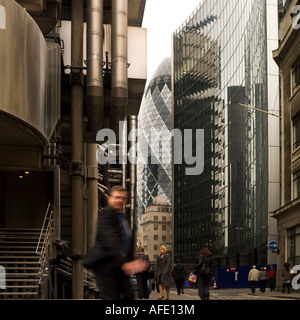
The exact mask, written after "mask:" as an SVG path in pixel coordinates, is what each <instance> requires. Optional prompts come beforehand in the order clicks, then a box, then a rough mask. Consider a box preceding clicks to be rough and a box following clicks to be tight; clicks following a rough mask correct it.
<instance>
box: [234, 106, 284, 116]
mask: <svg viewBox="0 0 300 320" xmlns="http://www.w3.org/2000/svg"><path fill="white" fill-rule="evenodd" d="M239 104H240V105H241V106H243V107H246V108H249V109H252V110H256V111H261V112H263V113H266V114H268V115H270V116H274V117H277V118H280V119H282V116H279V115H278V114H274V113H271V112H268V111H265V110H262V109H258V108H254V107H251V106H248V105H246V104H244V103H239Z"/></svg>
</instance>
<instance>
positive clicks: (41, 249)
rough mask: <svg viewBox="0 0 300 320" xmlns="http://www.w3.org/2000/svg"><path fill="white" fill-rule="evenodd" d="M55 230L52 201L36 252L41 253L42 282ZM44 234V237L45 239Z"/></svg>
mask: <svg viewBox="0 0 300 320" xmlns="http://www.w3.org/2000/svg"><path fill="white" fill-rule="evenodd" d="M52 232H53V210H52V205H51V203H49V204H48V207H47V210H46V214H45V218H44V222H43V225H42V229H41V233H40V237H39V240H38V243H37V246H36V250H35V253H36V254H39V255H40V258H39V263H40V270H39V272H40V284H41V283H42V282H43V277H44V270H47V268H46V263H47V261H48V250H49V246H50V244H51V238H52ZM43 236H44V239H43Z"/></svg>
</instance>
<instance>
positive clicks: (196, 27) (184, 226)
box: [173, 0, 277, 266]
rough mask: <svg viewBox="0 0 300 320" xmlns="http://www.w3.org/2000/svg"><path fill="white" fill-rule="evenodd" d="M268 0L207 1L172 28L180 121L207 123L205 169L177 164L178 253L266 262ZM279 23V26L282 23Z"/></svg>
mask: <svg viewBox="0 0 300 320" xmlns="http://www.w3.org/2000/svg"><path fill="white" fill-rule="evenodd" d="M266 8H267V6H266V1H265V0H243V1H236V0H222V1H216V0H214V1H211V0H210V1H202V3H201V5H199V6H198V8H197V9H196V10H195V11H194V12H193V14H192V15H191V16H190V17H189V18H188V19H187V20H186V21H185V23H184V24H183V25H182V26H181V27H179V28H178V29H177V30H176V31H175V32H174V33H173V55H174V66H173V67H174V74H173V77H174V79H173V80H174V88H173V89H174V90H173V95H174V106H173V108H174V110H173V111H174V128H179V129H181V130H184V129H191V128H193V129H196V128H197V129H204V130H205V131H204V132H205V133H204V135H205V145H204V150H203V152H204V159H205V165H204V172H203V173H202V174H201V175H198V176H187V175H185V168H184V166H183V165H176V164H175V165H174V190H173V192H174V195H173V196H174V203H173V205H174V256H175V259H177V258H179V259H181V261H185V262H190V263H193V262H194V261H195V258H196V255H197V253H198V252H199V251H200V250H201V249H202V248H203V247H209V248H210V249H212V251H213V252H214V253H215V254H217V255H218V256H219V257H221V259H220V265H221V266H222V265H228V264H230V263H231V264H237V265H248V264H251V263H253V262H255V263H257V264H263V263H267V254H266V251H267V248H266V243H267V240H268V215H269V210H268V209H269V208H268V165H269V164H268V115H267V114H265V113H263V112H257V111H255V110H254V109H250V108H247V107H245V106H244V105H248V106H252V107H254V108H258V109H261V110H265V111H268V75H267V61H268V59H267V32H266V31H267V22H266V21H267V20H266ZM276 27H277V26H275V28H276Z"/></svg>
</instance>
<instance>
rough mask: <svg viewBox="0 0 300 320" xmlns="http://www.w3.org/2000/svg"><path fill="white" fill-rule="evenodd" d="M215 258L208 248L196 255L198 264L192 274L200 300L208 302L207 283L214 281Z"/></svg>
mask: <svg viewBox="0 0 300 320" xmlns="http://www.w3.org/2000/svg"><path fill="white" fill-rule="evenodd" d="M215 272H216V258H215V257H214V256H213V254H212V252H211V251H210V250H209V249H208V248H203V249H202V250H201V251H200V252H199V254H198V264H197V265H196V267H195V271H194V272H193V273H194V274H195V275H197V281H198V294H199V297H200V298H201V300H209V282H210V280H213V281H214V280H215Z"/></svg>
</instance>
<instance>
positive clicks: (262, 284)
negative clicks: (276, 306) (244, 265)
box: [259, 267, 268, 293]
mask: <svg viewBox="0 0 300 320" xmlns="http://www.w3.org/2000/svg"><path fill="white" fill-rule="evenodd" d="M267 278H268V274H267V271H266V269H265V268H264V267H261V268H260V271H259V288H260V291H261V292H262V293H264V292H265V291H266V282H267Z"/></svg>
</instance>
